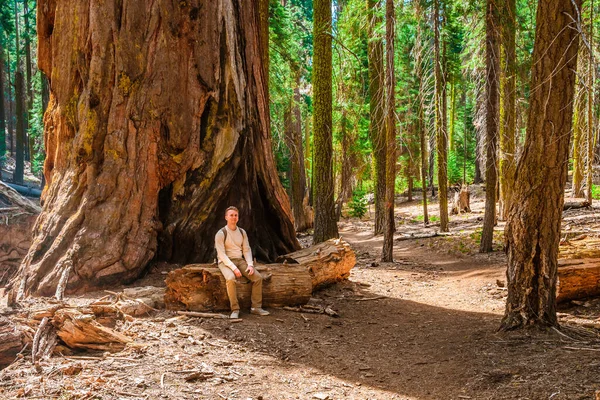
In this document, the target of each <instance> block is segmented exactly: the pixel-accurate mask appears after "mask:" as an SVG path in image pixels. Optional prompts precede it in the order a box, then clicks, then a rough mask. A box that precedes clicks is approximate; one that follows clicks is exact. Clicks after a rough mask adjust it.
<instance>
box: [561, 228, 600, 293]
mask: <svg viewBox="0 0 600 400" xmlns="http://www.w3.org/2000/svg"><path fill="white" fill-rule="evenodd" d="M598 295H600V239H598V238H595V237H586V236H582V237H580V238H575V239H571V240H569V241H566V242H565V243H563V244H562V245H561V246H560V251H559V261H558V285H557V289H556V301H557V303H562V302H565V301H569V300H576V299H582V298H585V297H591V296H598Z"/></svg>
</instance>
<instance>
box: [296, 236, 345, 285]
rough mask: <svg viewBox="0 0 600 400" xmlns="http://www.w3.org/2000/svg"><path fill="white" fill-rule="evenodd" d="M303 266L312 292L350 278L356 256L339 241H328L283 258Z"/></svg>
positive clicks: (343, 242)
mask: <svg viewBox="0 0 600 400" xmlns="http://www.w3.org/2000/svg"><path fill="white" fill-rule="evenodd" d="M285 258H286V259H293V260H295V261H296V262H297V263H298V264H302V265H304V266H305V267H306V268H307V269H308V273H309V274H310V277H311V281H312V287H313V291H314V290H317V289H321V288H324V287H326V286H328V285H331V284H334V283H336V282H340V281H342V280H344V279H347V278H348V277H349V276H350V270H351V269H352V268H354V265H356V255H355V254H354V251H353V250H352V248H351V247H350V245H349V244H348V243H347V242H345V241H343V240H341V239H329V240H327V241H326V242H323V243H320V244H318V245H315V246H311V247H308V248H306V249H302V250H299V251H296V252H294V253H291V254H287V255H286V256H285Z"/></svg>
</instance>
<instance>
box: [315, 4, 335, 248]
mask: <svg viewBox="0 0 600 400" xmlns="http://www.w3.org/2000/svg"><path fill="white" fill-rule="evenodd" d="M313 29H314V31H313V32H314V33H313V37H314V57H313V79H312V81H313V90H314V97H313V98H314V123H313V129H314V141H315V142H314V144H315V146H314V151H315V159H314V168H315V175H314V190H315V198H314V200H315V224H314V225H315V230H314V236H313V241H314V243H321V242H324V241H325V240H327V239H331V238H334V237H337V236H338V229H337V221H336V219H335V208H334V202H333V195H334V188H335V185H334V181H333V164H332V156H333V143H332V140H333V138H332V131H331V128H332V100H333V99H332V87H331V84H332V82H331V78H332V54H331V51H332V50H331V41H332V39H331V0H315V1H314V26H313Z"/></svg>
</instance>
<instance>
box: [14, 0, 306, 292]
mask: <svg viewBox="0 0 600 400" xmlns="http://www.w3.org/2000/svg"><path fill="white" fill-rule="evenodd" d="M138 3H139V2H135V1H131V0H123V1H122V2H110V1H108V2H102V3H98V4H96V3H93V4H90V1H89V0H63V1H60V2H56V1H53V0H43V1H39V2H38V9H37V11H38V12H37V16H38V35H39V47H38V56H39V58H38V63H39V67H40V69H41V70H42V71H43V72H44V73H45V74H46V75H47V76H50V77H52V79H51V82H50V83H51V97H50V103H49V106H48V110H47V112H46V114H45V117H44V125H45V126H44V127H45V129H44V131H45V143H46V146H47V150H48V152H47V158H46V162H45V166H44V168H45V174H46V180H47V182H48V187H47V189H46V190H45V192H44V208H43V211H42V213H41V214H40V216H39V217H38V220H37V222H36V227H35V229H34V240H33V244H32V246H31V248H30V249H29V253H28V255H27V257H26V258H25V260H24V262H23V264H22V265H21V271H20V276H21V278H22V279H21V280H20V282H14V281H13V282H12V288H13V289H19V290H18V294H21V295H23V294H26V293H28V292H30V293H38V294H42V295H48V294H53V293H54V292H55V290H56V287H57V284H58V281H59V279H60V276H61V275H62V274H63V272H64V271H65V270H68V268H71V269H72V272H71V274H70V276H69V280H68V285H67V292H74V291H85V290H90V289H94V288H98V287H110V286H113V285H115V284H117V283H118V284H121V283H124V282H128V281H131V280H133V279H135V278H137V277H138V276H139V275H140V274H141V273H142V272H143V271H144V268H145V267H146V265H147V263H148V261H150V260H152V259H153V258H154V257H156V258H157V259H159V260H165V261H169V262H178V263H190V262H207V261H209V260H212V258H213V257H212V256H213V254H214V235H215V232H216V231H217V230H218V229H219V228H220V227H222V226H223V225H224V223H225V222H224V220H223V215H224V210H225V208H226V207H228V206H230V205H235V206H237V207H238V208H239V210H240V226H242V227H243V228H244V229H245V230H246V232H247V233H248V237H249V240H250V243H251V246H252V250H253V254H254V255H255V256H256V257H257V258H258V259H262V260H265V261H272V260H274V259H275V258H276V257H277V256H278V255H281V254H286V253H289V252H290V251H293V250H295V249H298V248H299V247H300V246H299V243H298V241H297V239H296V237H295V231H294V226H293V222H292V220H293V217H292V211H291V208H290V204H289V199H288V197H287V195H286V193H285V191H284V189H283V187H282V186H281V183H280V181H279V178H278V176H277V171H276V168H275V162H274V159H273V153H272V147H271V141H270V139H269V138H270V131H269V116H268V115H269V104H268V103H267V101H266V99H267V97H266V82H265V79H266V76H265V74H264V68H263V64H262V57H261V51H260V50H261V46H260V33H259V16H258V1H257V0H244V1H243V2H242V1H240V0H223V1H220V2H213V1H208V0H195V1H188V2H182V3H180V2H176V3H170V2H154V3H148V4H147V7H139V4H138ZM74 16H77V18H75V17H74ZM73 60H78V62H77V63H73ZM53 71H54V73H53Z"/></svg>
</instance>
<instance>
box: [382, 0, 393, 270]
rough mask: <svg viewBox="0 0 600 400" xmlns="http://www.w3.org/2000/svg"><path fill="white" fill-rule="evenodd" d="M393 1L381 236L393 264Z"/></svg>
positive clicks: (389, 1) (388, 25) (388, 20)
mask: <svg viewBox="0 0 600 400" xmlns="http://www.w3.org/2000/svg"><path fill="white" fill-rule="evenodd" d="M394 23H395V15H394V1H393V0H386V2H385V32H386V38H385V43H386V45H385V47H386V58H387V63H386V74H385V75H386V89H387V90H386V91H387V102H386V107H385V112H386V115H385V121H386V142H387V146H386V147H387V160H386V170H385V174H386V182H385V186H386V190H385V229H384V232H383V249H382V254H381V259H382V261H387V262H393V261H394V232H395V230H396V226H395V223H394V194H395V193H394V192H395V190H394V189H395V184H394V183H395V181H396V107H395V105H396V96H395V93H396V92H395V88H396V76H395V73H394V38H395V32H394Z"/></svg>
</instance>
